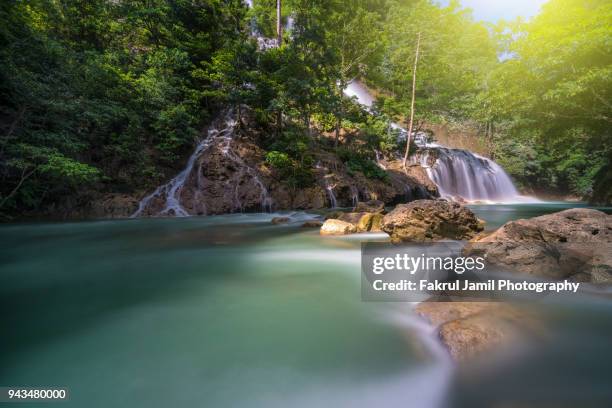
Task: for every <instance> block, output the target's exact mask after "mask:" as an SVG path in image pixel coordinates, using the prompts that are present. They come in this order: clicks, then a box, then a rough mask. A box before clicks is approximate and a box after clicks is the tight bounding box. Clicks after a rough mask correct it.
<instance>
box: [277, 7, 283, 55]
mask: <svg viewBox="0 0 612 408" xmlns="http://www.w3.org/2000/svg"><path fill="white" fill-rule="evenodd" d="M281 8H282V1H281V0H276V41H277V42H278V46H279V47H280V46H281V44H282V43H283V23H282V21H281V18H282V16H281Z"/></svg>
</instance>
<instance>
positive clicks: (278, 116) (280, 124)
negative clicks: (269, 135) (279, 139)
mask: <svg viewBox="0 0 612 408" xmlns="http://www.w3.org/2000/svg"><path fill="white" fill-rule="evenodd" d="M276 132H277V136H280V135H281V133H282V132H283V111H282V110H280V109H279V110H277V111H276Z"/></svg>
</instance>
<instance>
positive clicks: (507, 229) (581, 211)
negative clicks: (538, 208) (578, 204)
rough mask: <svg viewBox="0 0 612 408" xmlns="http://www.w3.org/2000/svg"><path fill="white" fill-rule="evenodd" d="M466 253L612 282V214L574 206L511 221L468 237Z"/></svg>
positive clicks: (550, 274)
mask: <svg viewBox="0 0 612 408" xmlns="http://www.w3.org/2000/svg"><path fill="white" fill-rule="evenodd" d="M465 253H466V254H481V255H484V256H485V257H486V260H487V264H488V265H496V266H498V267H500V268H501V269H506V270H509V271H513V272H520V273H525V274H529V275H536V276H543V277H547V278H552V279H566V278H569V277H571V278H572V279H573V280H579V281H587V282H593V283H612V216H611V215H607V214H605V213H603V212H601V211H597V210H592V209H586V208H574V209H570V210H565V211H561V212H558V213H554V214H549V215H543V216H540V217H535V218H532V219H528V220H516V221H510V222H508V223H506V224H504V225H503V226H502V227H501V228H499V229H498V230H497V231H495V232H494V233H492V234H490V235H487V236H484V237H480V238H477V239H475V240H473V241H472V242H470V243H469V245H468V246H466V248H465Z"/></svg>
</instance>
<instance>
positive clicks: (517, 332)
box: [416, 302, 542, 361]
mask: <svg viewBox="0 0 612 408" xmlns="http://www.w3.org/2000/svg"><path fill="white" fill-rule="evenodd" d="M416 312H417V313H419V314H420V315H421V316H423V317H425V318H426V319H427V320H429V321H430V322H431V323H432V324H433V325H435V326H437V327H438V329H439V336H440V339H441V341H442V343H443V344H444V345H445V346H446V347H447V348H448V350H449V352H450V354H451V356H452V358H453V359H454V360H455V361H466V360H470V359H473V358H476V357H479V356H483V355H485V354H486V353H487V352H489V351H493V350H495V349H498V348H499V347H501V346H509V345H513V344H515V343H517V342H519V341H522V340H524V339H525V338H527V337H529V336H532V335H537V334H539V333H540V332H541V330H542V329H541V324H540V322H539V321H538V319H537V318H536V317H535V316H534V314H532V313H530V312H528V311H527V310H525V309H522V308H520V307H517V306H514V305H510V304H506V303H499V302H423V303H420V304H419V305H418V306H417V308H416Z"/></svg>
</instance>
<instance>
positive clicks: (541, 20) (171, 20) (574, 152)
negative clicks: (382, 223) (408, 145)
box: [0, 0, 612, 214]
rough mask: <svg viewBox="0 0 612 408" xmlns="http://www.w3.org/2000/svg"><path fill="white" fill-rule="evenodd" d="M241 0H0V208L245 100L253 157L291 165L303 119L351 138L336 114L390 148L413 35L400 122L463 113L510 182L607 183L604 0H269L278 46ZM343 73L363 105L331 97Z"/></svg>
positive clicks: (58, 193) (140, 170) (122, 187)
mask: <svg viewBox="0 0 612 408" xmlns="http://www.w3.org/2000/svg"><path fill="white" fill-rule="evenodd" d="M252 3H253V7H248V6H247V4H246V2H243V1H242V0H189V1H187V0H148V1H144V2H143V1H133V0H120V1H110V0H87V1H86V0H55V1H52V0H32V1H22V0H8V1H4V2H2V4H1V5H0V67H1V69H0V177H2V184H1V187H0V213H2V214H18V213H20V212H24V211H37V210H40V209H42V208H47V207H49V206H52V205H54V204H55V203H57V202H59V201H61V200H66V199H68V200H72V201H77V202H78V201H79V200H87V199H89V198H90V197H91V194H97V193H100V192H111V191H112V192H126V193H138V192H142V191H145V190H148V189H151V188H152V187H153V186H155V185H158V184H159V183H160V182H162V181H164V180H167V179H168V178H169V177H171V176H172V175H173V174H175V173H176V171H177V169H179V168H180V167H181V165H182V164H183V163H184V160H185V158H186V157H187V156H188V155H189V152H190V151H191V149H192V148H193V146H194V144H195V143H196V141H197V140H198V139H199V138H201V137H202V131H203V129H204V128H205V126H206V125H207V124H208V123H210V122H211V121H212V120H213V118H214V117H215V116H216V115H217V113H218V112H219V111H220V110H222V109H223V108H224V107H227V106H235V107H237V108H239V109H240V107H242V106H248V107H249V109H251V110H252V111H253V112H255V113H256V116H257V120H258V121H259V123H260V125H261V126H262V127H263V128H264V129H267V132H268V133H269V138H270V140H269V142H268V143H267V145H266V146H264V147H265V148H266V149H267V150H269V151H270V152H275V153H274V154H272V155H271V156H270V157H271V159H270V160H272V159H274V160H276V161H278V160H277V159H278V158H279V157H285V156H286V158H287V160H290V161H291V160H299V161H300V166H307V165H308V163H305V162H304V160H303V157H304V153H305V152H306V150H307V149H308V143H309V140H311V139H312V138H315V137H317V134H319V133H321V132H331V133H335V134H336V143H335V146H334V148H335V149H339V150H341V149H344V150H345V151H346V149H351V146H342V143H340V145H339V143H338V135H339V134H340V130H341V129H358V130H359V134H360V135H361V137H363V138H364V139H367V143H366V146H369V148H377V149H380V150H393V149H397V147H398V146H396V143H395V141H394V140H389V137H388V132H387V130H386V127H385V123H387V121H388V120H390V119H393V120H396V121H402V122H403V121H405V119H406V115H407V113H408V110H409V105H410V97H411V80H412V70H413V65H412V59H413V58H414V53H415V47H416V41H417V36H420V38H421V39H422V40H421V45H420V47H421V55H422V57H421V60H420V62H419V67H418V75H417V76H416V99H415V101H416V103H415V105H416V106H415V119H416V121H417V123H419V124H420V125H425V124H434V123H453V124H458V125H469V126H470V128H471V129H474V137H477V138H481V139H483V140H485V141H486V143H487V145H488V146H489V147H490V152H489V153H490V154H491V155H492V156H493V157H494V158H495V160H497V161H499V162H500V164H502V165H503V166H504V167H505V168H506V170H507V171H508V172H509V173H510V174H511V175H512V176H513V177H514V179H515V180H516V181H517V182H518V183H519V184H520V185H521V186H522V187H523V188H526V189H528V190H542V189H543V186H546V188H545V190H549V191H550V192H553V191H554V192H557V193H561V194H573V195H576V196H579V197H583V198H587V199H589V198H595V199H596V200H599V201H609V200H610V199H611V198H610V192H609V190H610V188H609V185H610V179H611V178H612V176H611V172H612V168H611V165H610V162H611V160H610V158H611V155H612V143H611V139H612V137H611V135H610V121H611V120H612V119H611V118H612V110H611V102H610V101H611V98H610V97H611V95H610V93H611V89H612V83H611V82H612V35H611V32H612V29H611V27H612V3H610V2H609V1H606V0H550V1H549V2H548V3H546V4H545V5H544V7H543V8H542V10H541V13H540V14H539V15H537V16H536V17H534V18H532V19H531V20H528V21H525V20H521V19H519V20H516V21H509V22H508V21H502V22H500V23H498V24H496V25H492V24H489V23H484V22H478V21H475V20H474V19H473V18H472V15H471V13H470V11H469V10H466V9H463V8H462V7H461V5H460V4H459V2H457V1H451V2H450V4H449V5H447V6H441V5H439V4H438V3H436V2H433V1H427V0H404V1H399V0H346V1H340V0H285V1H283V9H282V19H283V22H282V25H283V27H285V30H284V32H283V41H282V45H281V46H280V47H261V46H260V44H258V40H257V36H258V35H259V36H266V37H274V36H275V35H276V31H275V26H276V1H272V0H254V1H253V2H252ZM254 34H256V35H254ZM355 78H360V79H361V80H362V81H363V82H365V83H366V84H367V85H368V86H369V87H370V88H371V89H373V90H375V93H376V95H378V100H377V104H376V108H375V109H374V110H373V111H372V112H370V113H367V114H366V113H364V112H362V111H360V110H359V109H356V107H355V105H354V102H352V101H350V100H348V99H347V98H346V97H344V96H343V93H342V89H343V87H344V86H345V85H346V84H347V83H348V82H349V81H351V80H353V79H355ZM279 118H280V119H279ZM345 144H346V142H345ZM283 155H284V156H283ZM360 157H361V156H360ZM359 160H361V161H359ZM359 160H357V159H354V160H353V162H355V163H366V161H364V160H362V159H359ZM285 161H286V160H285ZM361 167H362V168H366V167H367V165H366V164H363V165H362V166H361ZM371 173H372V174H371V175H372V176H373V177H376V176H380V175H377V174H375V173H376V172H375V171H372V172H371Z"/></svg>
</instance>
